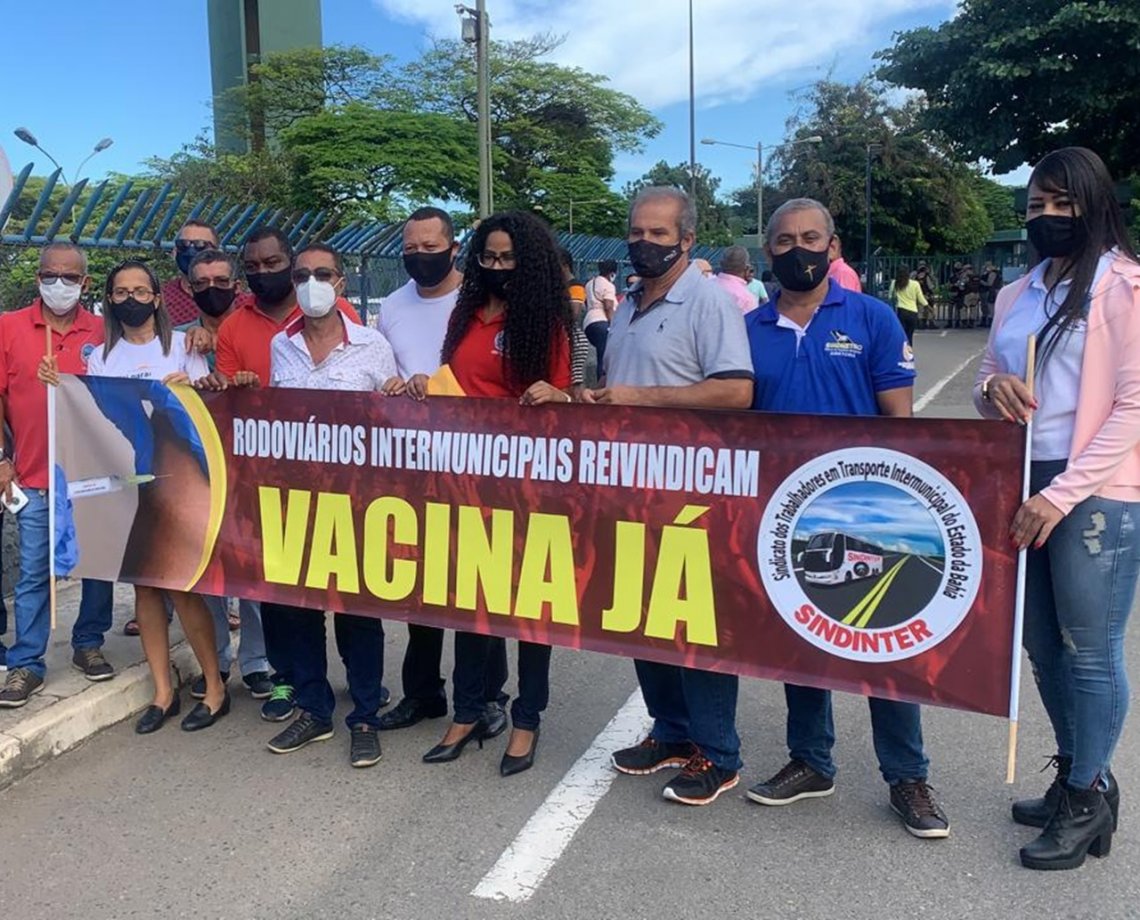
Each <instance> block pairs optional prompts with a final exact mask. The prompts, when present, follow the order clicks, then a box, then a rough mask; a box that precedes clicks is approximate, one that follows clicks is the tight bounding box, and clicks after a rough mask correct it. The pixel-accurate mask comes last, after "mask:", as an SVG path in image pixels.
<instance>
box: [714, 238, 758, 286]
mask: <svg viewBox="0 0 1140 920" xmlns="http://www.w3.org/2000/svg"><path fill="white" fill-rule="evenodd" d="M751 264H752V259H751V258H750V257H749V255H748V250H747V249H745V248H744V247H743V246H729V247H728V249H726V250H725V251H724V255H723V256H721V257H720V270H721V273H722V274H725V275H736V276H737V277H738V278H744V279H745V280H746V281H747V280H748V269H749V267H750V266H751Z"/></svg>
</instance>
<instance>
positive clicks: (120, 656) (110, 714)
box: [0, 581, 198, 789]
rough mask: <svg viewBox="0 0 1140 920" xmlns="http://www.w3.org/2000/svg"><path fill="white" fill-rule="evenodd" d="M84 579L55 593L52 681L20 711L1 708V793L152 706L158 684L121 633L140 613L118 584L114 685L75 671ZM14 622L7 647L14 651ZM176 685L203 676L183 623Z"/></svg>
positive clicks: (175, 658)
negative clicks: (74, 632) (75, 627)
mask: <svg viewBox="0 0 1140 920" xmlns="http://www.w3.org/2000/svg"><path fill="white" fill-rule="evenodd" d="M79 594H80V585H79V582H78V581H75V582H70V581H61V582H60V583H59V587H58V589H57V600H56V613H57V626H56V630H55V632H54V633H53V634H52V637H51V641H50V643H49V644H48V650H47V680H46V682H45V683H44V688H43V691H42V692H41V693H38V694H36V695H35V696H33V697H32V699H31V700H30V701H29V702H28V704H27V705H26V706H23V707H22V708H20V709H0V789H2V788H4V787H5V786H7V785H9V784H10V783H12V782H14V781H15V780H17V779H19V778H20V777H21V776H24V775H25V774H27V773H29V772H31V771H32V770H34V769H35V768H36V767H38V766H40V765H41V764H43V763H46V762H47V761H48V760H51V759H52V758H53V757H56V756H58V755H59V754H63V753H64V752H66V751H69V750H71V749H72V748H74V747H75V746H76V745H79V744H81V743H82V742H84V741H85V740H87V739H88V738H90V737H91V736H92V735H94V734H95V733H96V732H99V731H102V730H103V729H104V728H107V727H109V726H111V725H114V724H115V723H116V722H121V721H122V720H123V719H126V718H129V717H130V716H132V715H134V714H135V713H137V712H139V711H141V710H142V709H143V708H144V707H145V706H147V705H148V704H149V703H150V700H151V696H152V693H153V685H152V684H151V680H150V672H149V670H148V669H147V666H146V660H145V659H144V657H143V652H142V645H141V644H140V642H139V640H138V639H137V638H134V637H132V636H124V635H123V624H124V623H126V622H127V620H128V619H130V617H131V615H132V614H133V613H134V590H133V589H132V588H131V586H130V585H116V586H115V614H114V624H113V626H112V627H111V631H110V632H109V633H108V634H107V641H106V644H105V645H104V646H103V652H104V654H105V655H106V656H107V660H108V661H110V662H111V664H112V665H114V667H115V677H114V679H113V680H108V681H103V682H101V683H92V682H91V681H89V680H87V679H86V678H84V677H83V675H82V674H80V673H79V672H78V671H76V670H75V669H74V668H73V667H72V665H71V625H72V623H74V622H75V617H76V615H77V614H78V612H79ZM11 623H12V617H11V615H9V626H10V629H9V632H8V633H7V634H5V635H4V637H3V642H4V644H5V645H11V644H12V640H13V638H14V637H13V635H12V632H11ZM170 642H171V646H172V649H171V661H172V664H173V666H174V680H175V686H176V687H177V686H180V685H181V684H184V683H186V682H188V681H190V680H193V678H194V677H196V676H197V673H198V671H197V662H196V661H195V659H194V656H193V654H191V652H190V649H189V647H188V646H187V645H186V644H185V643H184V642H183V641H182V630H181V629H180V628H179V625H178V618H177V617H175V618H174V622H173V623H172V624H171V626H170Z"/></svg>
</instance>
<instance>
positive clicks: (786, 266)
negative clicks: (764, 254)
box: [772, 246, 830, 291]
mask: <svg viewBox="0 0 1140 920" xmlns="http://www.w3.org/2000/svg"><path fill="white" fill-rule="evenodd" d="M829 264H830V260H829V259H828V257H827V250H826V249H825V250H823V252H813V251H812V250H810V249H804V248H803V247H802V246H793V247H792V248H791V249H789V250H788V251H787V252H782V253H780V254H779V255H778V256H775V255H774V256H772V274H773V275H775V276H776V280H777V281H779V282H780V287H782V288H784V290H787V291H814V290H815V289H816V288H817V287H819V286H820V285H821V284H823V283H824V282H826V281H827V268H828V265H829Z"/></svg>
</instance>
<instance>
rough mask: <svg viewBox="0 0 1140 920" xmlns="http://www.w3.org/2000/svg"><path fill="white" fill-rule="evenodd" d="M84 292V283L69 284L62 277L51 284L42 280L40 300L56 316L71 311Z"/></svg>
mask: <svg viewBox="0 0 1140 920" xmlns="http://www.w3.org/2000/svg"><path fill="white" fill-rule="evenodd" d="M82 293H83V285H82V284H68V283H67V282H66V281H64V280H63V279H62V278H57V279H56V280H55V281H53V282H52V283H51V284H44V283H43V282H42V281H41V282H40V300H42V301H43V302H44V306H46V307H47V308H48V309H49V310H51V312H52V313H54V314H55V315H56V316H63V315H64V314H66V313H70V312H71V311H72V309H73V308H74V307H75V305H76V304H77V303H79V295H80V294H82Z"/></svg>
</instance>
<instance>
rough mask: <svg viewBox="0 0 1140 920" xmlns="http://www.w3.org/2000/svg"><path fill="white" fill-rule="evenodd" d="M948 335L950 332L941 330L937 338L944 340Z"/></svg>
mask: <svg viewBox="0 0 1140 920" xmlns="http://www.w3.org/2000/svg"><path fill="white" fill-rule="evenodd" d="M949 334H950V330H949V329H943V330H942V331H941V332H940V333H938V338H940V339H944V338H946V336H947V335H949Z"/></svg>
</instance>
